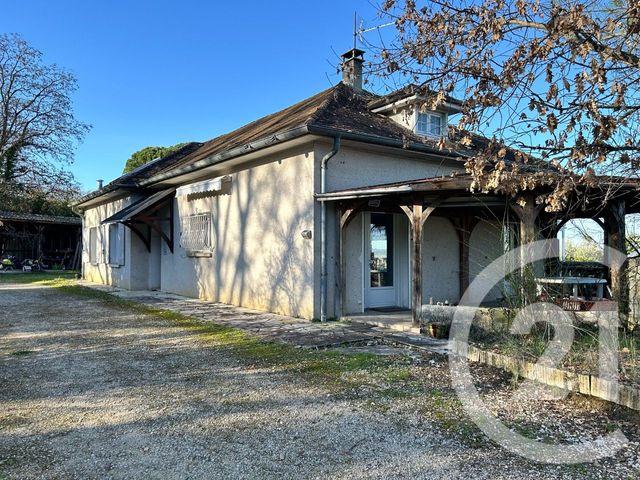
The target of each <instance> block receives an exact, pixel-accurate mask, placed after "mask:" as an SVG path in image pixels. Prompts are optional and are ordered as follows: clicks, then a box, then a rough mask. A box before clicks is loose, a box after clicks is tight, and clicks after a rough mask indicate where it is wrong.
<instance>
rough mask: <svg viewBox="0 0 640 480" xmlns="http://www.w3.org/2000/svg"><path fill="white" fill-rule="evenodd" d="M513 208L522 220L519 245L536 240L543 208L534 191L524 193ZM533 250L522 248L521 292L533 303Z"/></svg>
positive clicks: (525, 298) (526, 299) (513, 204)
mask: <svg viewBox="0 0 640 480" xmlns="http://www.w3.org/2000/svg"><path fill="white" fill-rule="evenodd" d="M511 209H512V210H513V211H514V213H515V214H516V215H517V217H518V219H519V220H520V229H519V230H520V231H519V246H520V247H523V246H525V245H527V244H528V243H531V242H534V241H535V240H536V219H537V218H538V215H539V214H540V211H541V210H542V206H541V205H536V203H535V195H534V193H533V192H525V193H523V194H522V195H521V196H520V198H519V201H518V202H517V203H512V204H511ZM530 253H531V251H530V250H529V249H527V248H524V249H523V250H522V255H521V257H520V262H521V267H520V268H521V276H520V277H521V282H522V285H521V288H520V290H521V292H522V295H523V300H524V301H525V302H526V303H531V301H533V300H534V299H535V295H536V291H535V285H534V284H533V283H532V279H533V278H532V277H533V275H534V273H533V265H531V257H530Z"/></svg>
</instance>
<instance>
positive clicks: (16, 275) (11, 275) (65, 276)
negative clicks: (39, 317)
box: [0, 270, 78, 284]
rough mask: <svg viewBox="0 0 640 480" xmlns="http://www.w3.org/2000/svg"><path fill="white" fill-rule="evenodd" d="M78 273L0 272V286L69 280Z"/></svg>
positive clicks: (53, 271) (56, 271) (58, 271)
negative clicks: (4, 284)
mask: <svg viewBox="0 0 640 480" xmlns="http://www.w3.org/2000/svg"><path fill="white" fill-rule="evenodd" d="M77 273H78V272H75V271H72V270H48V271H46V272H12V271H10V272H3V271H0V284H3V283H37V282H42V281H46V280H71V279H74V278H76V274H77Z"/></svg>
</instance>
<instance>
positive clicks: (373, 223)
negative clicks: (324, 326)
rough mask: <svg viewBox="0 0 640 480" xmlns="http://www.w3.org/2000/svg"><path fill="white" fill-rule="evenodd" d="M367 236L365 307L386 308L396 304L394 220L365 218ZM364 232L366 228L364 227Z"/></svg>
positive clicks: (379, 216) (385, 216)
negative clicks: (367, 220) (366, 219)
mask: <svg viewBox="0 0 640 480" xmlns="http://www.w3.org/2000/svg"><path fill="white" fill-rule="evenodd" d="M368 223H369V228H368V231H367V232H366V234H367V237H368V238H367V240H366V241H367V245H366V246H367V255H368V259H369V261H368V268H367V270H368V272H366V273H368V275H367V276H366V279H365V282H366V290H367V292H366V297H367V299H366V300H367V301H366V307H387V306H393V305H395V304H396V292H395V282H394V280H395V279H394V241H393V240H394V226H393V224H394V216H393V215H391V214H388V213H371V214H369V222H368ZM365 228H366V227H365Z"/></svg>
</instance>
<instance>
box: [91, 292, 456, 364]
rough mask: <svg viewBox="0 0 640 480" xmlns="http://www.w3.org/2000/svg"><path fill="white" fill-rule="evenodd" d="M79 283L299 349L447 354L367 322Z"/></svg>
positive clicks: (440, 344)
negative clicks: (362, 346) (370, 346)
mask: <svg viewBox="0 0 640 480" xmlns="http://www.w3.org/2000/svg"><path fill="white" fill-rule="evenodd" d="M79 284H80V285H82V286H84V287H88V288H93V289H96V290H100V291H104V292H108V293H110V294H112V295H116V296H118V297H120V298H126V299H128V300H133V301H136V302H140V303H142V304H144V305H148V306H150V307H154V308H159V309H164V310H171V311H174V312H178V313H181V314H182V315H186V316H189V317H192V318H196V319H199V320H205V321H211V322H215V323H217V324H219V325H227V326H230V327H234V328H238V329H240V330H243V331H246V332H249V333H252V334H254V335H258V336H259V337H261V338H263V339H265V340H268V341H274V342H282V343H287V344H291V345H295V346H297V347H301V348H328V347H337V346H344V345H349V344H358V343H367V342H372V343H375V342H379V341H383V342H384V343H390V344H396V345H399V346H402V347H405V348H406V347H412V348H417V349H421V350H427V351H430V352H434V353H440V354H446V353H447V352H448V348H447V342H446V341H443V340H436V339H433V338H430V337H426V336H422V335H412V334H407V333H406V332H397V331H394V330H390V329H387V328H383V327H379V326H376V325H370V324H366V323H358V322H349V323H346V322H327V323H318V322H310V321H308V320H304V319H300V318H294V317H287V316H284V315H276V314H273V313H266V312H259V311H256V310H250V309H247V308H242V307H236V306H233V305H227V304H224V303H217V302H209V301H205V300H199V299H194V298H189V297H183V296H180V295H175V294H171V293H164V292H158V291H146V290H144V291H131V290H123V289H120V288H116V287H112V286H109V285H101V284H96V283H91V282H86V281H80V282H79Z"/></svg>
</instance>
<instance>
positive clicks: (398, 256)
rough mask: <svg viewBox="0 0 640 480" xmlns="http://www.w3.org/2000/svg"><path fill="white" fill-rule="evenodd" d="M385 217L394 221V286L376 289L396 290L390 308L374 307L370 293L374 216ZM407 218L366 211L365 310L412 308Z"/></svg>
mask: <svg viewBox="0 0 640 480" xmlns="http://www.w3.org/2000/svg"><path fill="white" fill-rule="evenodd" d="M372 213H383V214H386V215H391V216H392V218H393V236H394V238H393V286H392V287H373V288H376V289H378V288H385V289H387V288H388V289H389V290H393V293H392V294H391V296H392V298H393V299H392V300H390V301H389V305H378V304H373V305H372V303H371V300H370V293H371V289H372V287H371V286H370V285H371V283H370V282H371V273H370V270H369V258H370V256H371V214H372ZM405 218H406V217H405V216H404V215H402V214H397V213H389V212H376V211H365V212H362V310H363V311H365V310H367V309H369V308H376V307H383V306H390V307H391V306H400V307H406V308H409V305H410V298H409V295H410V292H411V285H410V282H411V269H410V265H411V263H410V262H411V259H410V255H411V249H410V248H409V245H410V243H411V239H410V238H409V227H408V221H405V222H403V221H402V220H401V219H405Z"/></svg>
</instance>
